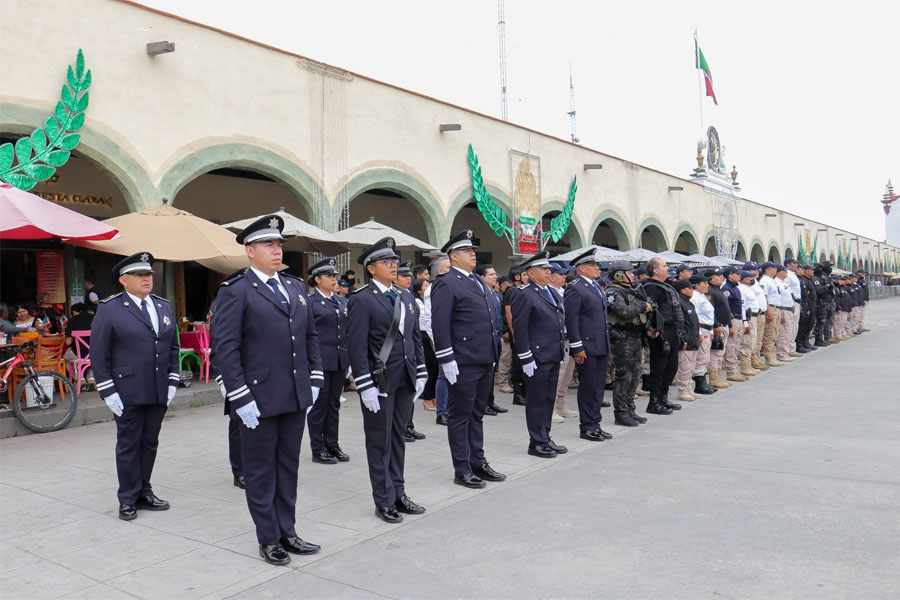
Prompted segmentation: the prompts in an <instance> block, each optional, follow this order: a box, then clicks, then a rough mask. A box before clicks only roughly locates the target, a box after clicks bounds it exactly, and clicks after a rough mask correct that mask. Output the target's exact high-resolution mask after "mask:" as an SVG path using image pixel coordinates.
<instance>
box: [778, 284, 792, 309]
mask: <svg viewBox="0 0 900 600" xmlns="http://www.w3.org/2000/svg"><path fill="white" fill-rule="evenodd" d="M775 283H776V284H778V291H779V292H780V293H781V299H780V300H779V302H778V306H780V307H782V308H794V295H793V294H792V293H791V287H790V286H789V285H788V282H787V278H785V279H781V278H780V277H776V278H775Z"/></svg>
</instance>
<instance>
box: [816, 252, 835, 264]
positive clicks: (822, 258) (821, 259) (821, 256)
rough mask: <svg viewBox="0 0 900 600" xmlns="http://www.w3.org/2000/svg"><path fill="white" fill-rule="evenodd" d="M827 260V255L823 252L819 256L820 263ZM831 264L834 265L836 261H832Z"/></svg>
mask: <svg viewBox="0 0 900 600" xmlns="http://www.w3.org/2000/svg"><path fill="white" fill-rule="evenodd" d="M825 260H826V258H825V253H824V252H822V253H821V254H819V262H825ZM831 262H832V263H834V261H831Z"/></svg>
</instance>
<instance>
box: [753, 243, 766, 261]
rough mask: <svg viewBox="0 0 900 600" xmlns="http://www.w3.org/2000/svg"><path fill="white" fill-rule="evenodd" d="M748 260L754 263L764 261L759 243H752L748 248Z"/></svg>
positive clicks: (764, 257) (764, 256)
mask: <svg viewBox="0 0 900 600" xmlns="http://www.w3.org/2000/svg"><path fill="white" fill-rule="evenodd" d="M750 260H752V261H753V262H755V263H756V264H762V263H764V262H766V255H765V253H764V252H763V249H762V246H760V245H759V244H753V247H752V248H751V249H750Z"/></svg>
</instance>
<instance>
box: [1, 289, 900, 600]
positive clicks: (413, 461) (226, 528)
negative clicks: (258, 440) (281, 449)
mask: <svg viewBox="0 0 900 600" xmlns="http://www.w3.org/2000/svg"><path fill="white" fill-rule="evenodd" d="M868 325H869V326H870V327H871V329H872V331H871V332H869V333H866V334H864V335H863V336H861V337H860V338H857V339H855V340H853V341H850V342H847V343H842V344H839V345H837V346H834V347H831V348H825V349H822V350H819V351H818V352H815V353H813V354H811V355H808V356H806V357H804V358H802V359H800V360H799V361H797V362H796V363H794V364H792V365H790V366H787V367H783V368H779V369H772V370H770V371H768V372H766V373H763V374H762V375H760V376H758V377H755V378H753V379H752V380H751V381H750V382H748V383H745V384H739V385H735V386H734V387H732V388H731V389H729V390H726V391H720V392H719V393H717V394H715V395H713V396H711V397H709V398H705V399H703V400H701V401H698V402H695V403H692V404H685V405H684V410H682V411H680V413H678V414H676V415H674V416H670V417H666V416H652V415H651V416H650V422H649V423H647V424H646V425H644V426H641V427H639V428H636V429H628V430H626V429H625V428H621V427H617V426H614V425H612V424H611V423H612V413H611V409H604V427H605V428H606V429H608V430H609V431H610V432H611V433H613V435H614V436H615V438H614V439H613V440H611V441H607V442H604V443H602V444H597V443H591V442H586V441H583V440H580V439H579V438H578V424H577V419H575V420H572V419H567V420H566V422H565V423H563V424H561V425H558V426H557V425H554V428H553V436H554V439H555V440H556V441H557V442H558V443H562V444H565V445H567V446H568V447H569V449H570V451H569V453H568V454H566V455H564V456H561V457H558V458H556V459H552V460H544V459H538V458H534V457H530V456H528V455H527V454H526V446H527V442H528V440H527V435H526V431H525V423H524V411H523V409H522V408H520V407H514V406H511V405H510V397H509V396H508V395H505V394H501V395H500V396H499V398H500V403H501V404H503V405H505V406H508V407H509V408H510V409H511V411H510V412H509V413H507V414H505V415H500V416H497V417H485V433H486V435H485V438H486V451H487V455H488V458H489V460H490V462H491V464H492V465H493V466H494V467H495V468H496V469H497V470H499V471H503V472H505V473H507V474H508V475H509V476H510V477H509V480H508V481H506V482H504V483H499V484H489V486H488V487H487V489H485V490H479V491H473V490H468V489H466V488H462V487H459V486H457V485H454V484H453V482H452V476H453V469H452V467H451V463H450V456H449V451H448V447H447V441H446V430H445V429H444V428H441V427H439V426H437V425H436V424H435V423H434V417H433V415H434V413H426V412H424V411H422V410H421V409H420V408H419V409H417V411H416V425H417V428H418V429H419V430H420V431H422V432H424V433H426V434H427V436H428V438H427V439H426V440H423V441H418V442H415V443H414V444H411V445H409V447H408V449H407V464H406V475H407V490H408V492H409V495H410V496H411V497H412V498H413V499H414V500H415V501H417V502H419V503H421V504H423V505H425V506H426V507H427V508H428V512H427V513H426V514H424V515H422V516H418V517H407V518H406V520H405V521H404V522H403V523H402V524H401V525H399V526H391V525H386V524H385V523H383V522H381V521H379V520H378V519H376V518H375V515H374V511H373V505H372V500H371V495H370V488H369V482H368V477H367V472H366V465H365V455H364V450H363V435H362V426H361V423H362V419H361V416H360V408H359V403H358V401H357V400H356V398H355V397H351V396H350V395H349V394H348V395H347V396H348V398H349V400H348V402H347V403H346V404H345V405H344V406H343V409H342V411H341V445H342V446H343V448H344V450H345V451H347V452H348V453H349V454H350V455H351V461H350V462H349V463H346V464H339V465H318V464H313V463H312V462H310V453H309V446H308V444H306V442H305V441H304V448H303V454H302V455H301V463H300V493H299V499H298V503H297V531H298V533H299V535H300V536H301V537H303V538H304V539H307V540H309V541H313V542H316V543H319V544H322V546H323V548H322V551H321V552H320V553H319V554H317V555H315V556H312V557H297V556H295V557H294V559H293V562H292V563H291V565H290V566H289V567H274V566H270V565H267V564H266V563H264V562H263V561H262V560H260V559H259V558H258V555H257V545H256V539H255V536H254V533H253V525H252V523H251V521H250V517H249V514H248V512H247V508H246V505H245V501H244V496H243V493H242V492H241V491H240V490H239V489H237V488H235V487H234V486H233V485H232V481H231V472H230V469H229V466H228V455H227V439H226V437H227V436H226V429H227V421H226V419H225V417H223V416H222V409H221V406H220V405H215V406H202V407H196V408H182V409H179V410H174V411H171V412H170V414H169V416H167V417H166V420H165V423H164V424H163V430H162V435H161V441H160V450H159V457H158V460H157V464H156V470H155V471H154V475H153V483H154V490H155V491H156V493H157V494H158V495H159V496H160V497H161V498H164V499H166V500H168V501H169V502H171V504H172V509H171V510H169V511H167V512H158V513H148V512H145V511H141V512H140V513H139V516H138V518H137V520H135V521H132V522H123V521H120V520H119V519H118V518H117V508H118V504H117V500H116V494H115V490H116V475H115V464H114V458H113V447H114V443H115V426H114V424H113V423H111V422H109V423H100V424H94V425H88V426H84V427H74V428H69V429H67V430H65V431H61V432H57V433H53V434H45V435H29V436H23V437H14V438H9V439H4V440H0V460H2V463H0V500H2V502H0V556H2V566H3V569H2V573H0V596H2V597H3V598H89V599H92V600H101V599H106V598H165V599H180V598H248V599H249V598H253V599H256V598H289V597H298V598H415V599H420V598H588V597H611V598H691V599H693V598H788V597H789V598H848V597H849V598H897V597H898V596H900V575H898V573H900V357H898V349H900V344H898V341H897V340H898V339H900V299H896V300H883V301H877V302H872V303H871V305H870V307H869V314H868ZM569 398H570V407H574V405H575V396H574V390H570V393H569ZM645 406H646V401H645V399H642V400H641V401H640V402H639V407H640V408H641V409H643V408H644V407H645Z"/></svg>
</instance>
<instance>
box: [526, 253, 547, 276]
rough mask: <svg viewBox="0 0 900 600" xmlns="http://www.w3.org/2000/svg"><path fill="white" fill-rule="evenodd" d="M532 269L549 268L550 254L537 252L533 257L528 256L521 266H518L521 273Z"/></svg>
mask: <svg viewBox="0 0 900 600" xmlns="http://www.w3.org/2000/svg"><path fill="white" fill-rule="evenodd" d="M532 267H544V268H547V269H549V268H550V252H548V251H546V250H545V251H544V252H538V253H537V254H535V255H534V256H529V257H528V258H527V259H526V260H525V261H524V262H522V264H520V265H519V268H520V269H521V270H522V272H524V271H527V270H528V269H530V268H532Z"/></svg>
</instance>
